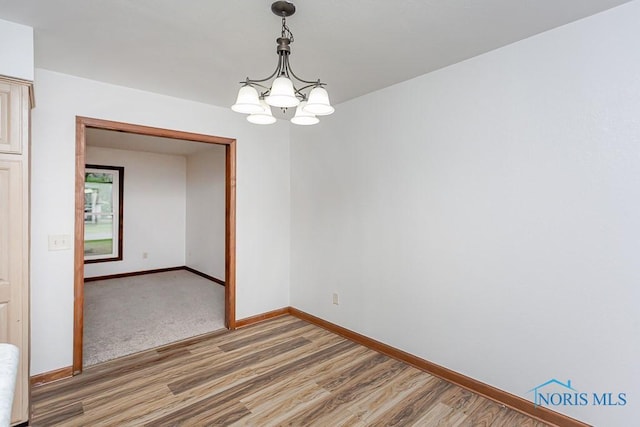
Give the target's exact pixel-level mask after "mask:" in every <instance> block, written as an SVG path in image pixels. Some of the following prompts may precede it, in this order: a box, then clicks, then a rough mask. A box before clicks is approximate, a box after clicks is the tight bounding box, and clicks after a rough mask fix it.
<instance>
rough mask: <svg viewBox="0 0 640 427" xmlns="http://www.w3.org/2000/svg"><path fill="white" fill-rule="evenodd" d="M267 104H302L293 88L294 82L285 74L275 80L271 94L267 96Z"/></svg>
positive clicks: (287, 105)
mask: <svg viewBox="0 0 640 427" xmlns="http://www.w3.org/2000/svg"><path fill="white" fill-rule="evenodd" d="M265 101H267V104H269V105H271V106H273V107H281V108H291V107H296V106H297V105H298V104H300V100H299V99H298V98H296V93H295V92H294V90H293V83H292V82H291V80H289V79H288V78H286V77H284V76H280V77H278V78H277V79H275V80H274V81H273V84H272V85H271V91H270V92H269V96H267V97H266V98H265Z"/></svg>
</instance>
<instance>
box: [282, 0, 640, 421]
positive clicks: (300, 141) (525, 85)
mask: <svg viewBox="0 0 640 427" xmlns="http://www.w3.org/2000/svg"><path fill="white" fill-rule="evenodd" d="M638 22H640V2H632V3H629V4H626V5H624V6H621V7H619V8H616V9H612V10H610V11H607V12H604V13H601V14H599V15H595V16H593V17H591V18H587V19H584V20H582V21H578V22H576V23H573V24H570V25H567V26H564V27H561V28H558V29H555V30H552V31H549V32H547V33H543V34H540V35H538V36H535V37H532V38H530V39H527V40H524V41H521V42H518V43H515V44H512V45H510V46H507V47H505V48H502V49H499V50H496V51H493V52H490V53H487V54H485V55H481V56H479V57H476V58H473V59H470V60H467V61H465V62H462V63H459V64H456V65H453V66H450V67H448V68H445V69H442V70H439V71H436V72H433V73H430V74H427V75H424V76H422V77H419V78H416V79H413V80H411V81H408V82H404V83H401V84H398V85H396V86H393V87H390V88H387V89H384V90H381V91H378V92H375V93H372V94H369V95H366V96H363V97H361V98H358V99H355V100H352V101H350V102H347V103H344V104H342V105H339V106H338V107H337V111H336V113H335V114H334V115H333V116H331V117H330V118H328V119H327V120H323V121H322V123H321V124H320V125H318V126H317V127H315V128H313V129H308V128H305V129H299V128H292V138H291V151H292V153H291V156H292V179H291V182H292V247H291V253H292V258H291V268H292V273H291V287H292V289H291V302H292V305H293V306H295V307H298V308H300V309H302V310H304V311H307V312H310V313H312V314H315V315H317V316H320V317H322V318H324V319H327V320H329V321H332V322H336V323H338V324H340V325H343V326H345V327H347V328H350V329H353V330H355V331H358V332H360V333H362V334H365V335H367V336H370V337H373V338H375V339H378V340H380V341H383V342H386V343H388V344H390V345H392V346H395V347H398V348H400V349H403V350H406V351H408V352H410V353H413V354H416V355H418V356H421V357H423V358H425V359H427V360H430V361H433V362H435V363H438V364H440V365H443V366H445V367H448V368H450V369H453V370H455V371H458V372H461V373H463V374H465V375H468V376H470V377H473V378H475V379H478V380H480V381H483V382H485V383H488V384H491V385H493V386H496V387H498V388H500V389H503V390H506V391H508V392H510V393H513V394H516V395H519V396H522V397H524V398H527V399H531V397H532V395H531V394H530V393H529V394H527V391H528V390H530V389H531V388H533V387H534V386H537V385H539V384H542V383H543V382H545V381H547V380H549V379H551V378H557V379H559V380H561V381H566V380H567V379H570V380H571V381H572V384H573V386H574V387H575V388H576V389H577V390H579V391H582V392H589V393H591V392H599V393H604V392H615V393H616V394H617V393H618V392H625V393H627V396H628V401H629V402H628V404H627V405H626V406H624V407H597V406H595V407H594V406H584V407H559V408H556V410H558V411H560V412H563V413H566V414H568V415H570V416H573V417H575V418H578V419H581V420H584V421H586V422H589V423H594V424H596V425H606V426H626V425H629V423H633V421H632V420H637V419H638V418H640V363H638V361H639V360H640V338H639V337H640V310H639V309H638V307H639V303H640V286H639V283H640V258H639V255H640V78H639V76H640V49H638V40H640V25H638ZM332 292H338V293H339V296H340V305H339V306H334V305H332V303H331V294H332Z"/></svg>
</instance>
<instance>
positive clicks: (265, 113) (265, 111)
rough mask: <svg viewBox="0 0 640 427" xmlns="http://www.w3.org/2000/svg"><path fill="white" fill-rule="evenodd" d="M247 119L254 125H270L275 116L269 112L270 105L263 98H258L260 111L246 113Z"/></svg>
mask: <svg viewBox="0 0 640 427" xmlns="http://www.w3.org/2000/svg"><path fill="white" fill-rule="evenodd" d="M247 120H248V121H249V122H250V123H253V124H256V125H270V124H273V123H275V122H276V118H275V117H273V114H271V107H269V105H267V103H266V102H264V99H261V100H260V112H258V113H253V114H250V115H248V116H247Z"/></svg>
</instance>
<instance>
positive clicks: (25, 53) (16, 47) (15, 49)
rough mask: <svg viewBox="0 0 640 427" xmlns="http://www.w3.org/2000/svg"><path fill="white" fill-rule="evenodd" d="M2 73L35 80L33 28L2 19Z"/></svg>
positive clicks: (0, 41) (0, 29) (0, 36)
mask: <svg viewBox="0 0 640 427" xmlns="http://www.w3.org/2000/svg"><path fill="white" fill-rule="evenodd" d="M0 58H2V61H0V75H2V76H8V77H13V78H17V79H24V80H33V28H31V27H27V26H26V25H21V24H16V23H13V22H9V21H5V20H3V19H0Z"/></svg>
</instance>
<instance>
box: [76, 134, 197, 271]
mask: <svg viewBox="0 0 640 427" xmlns="http://www.w3.org/2000/svg"><path fill="white" fill-rule="evenodd" d="M86 162H87V163H88V164H95V165H103V166H124V189H123V197H124V200H123V206H124V210H123V214H124V219H123V226H124V227H123V228H124V229H123V233H122V234H123V242H122V246H123V251H122V253H123V257H122V261H112V262H100V263H94V264H85V266H84V272H85V274H84V275H85V277H95V276H105V275H110V274H118V273H130V272H134V271H145V270H153V269H157V268H166V267H180V266H183V265H185V232H184V230H185V223H186V213H185V206H186V181H187V161H186V158H185V157H184V156H177V155H168V154H157V153H146V152H142V151H130V150H114V149H111V148H102V147H91V146H87V149H86ZM144 253H146V254H147V258H146V259H145V258H144V257H143V254H144Z"/></svg>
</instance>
